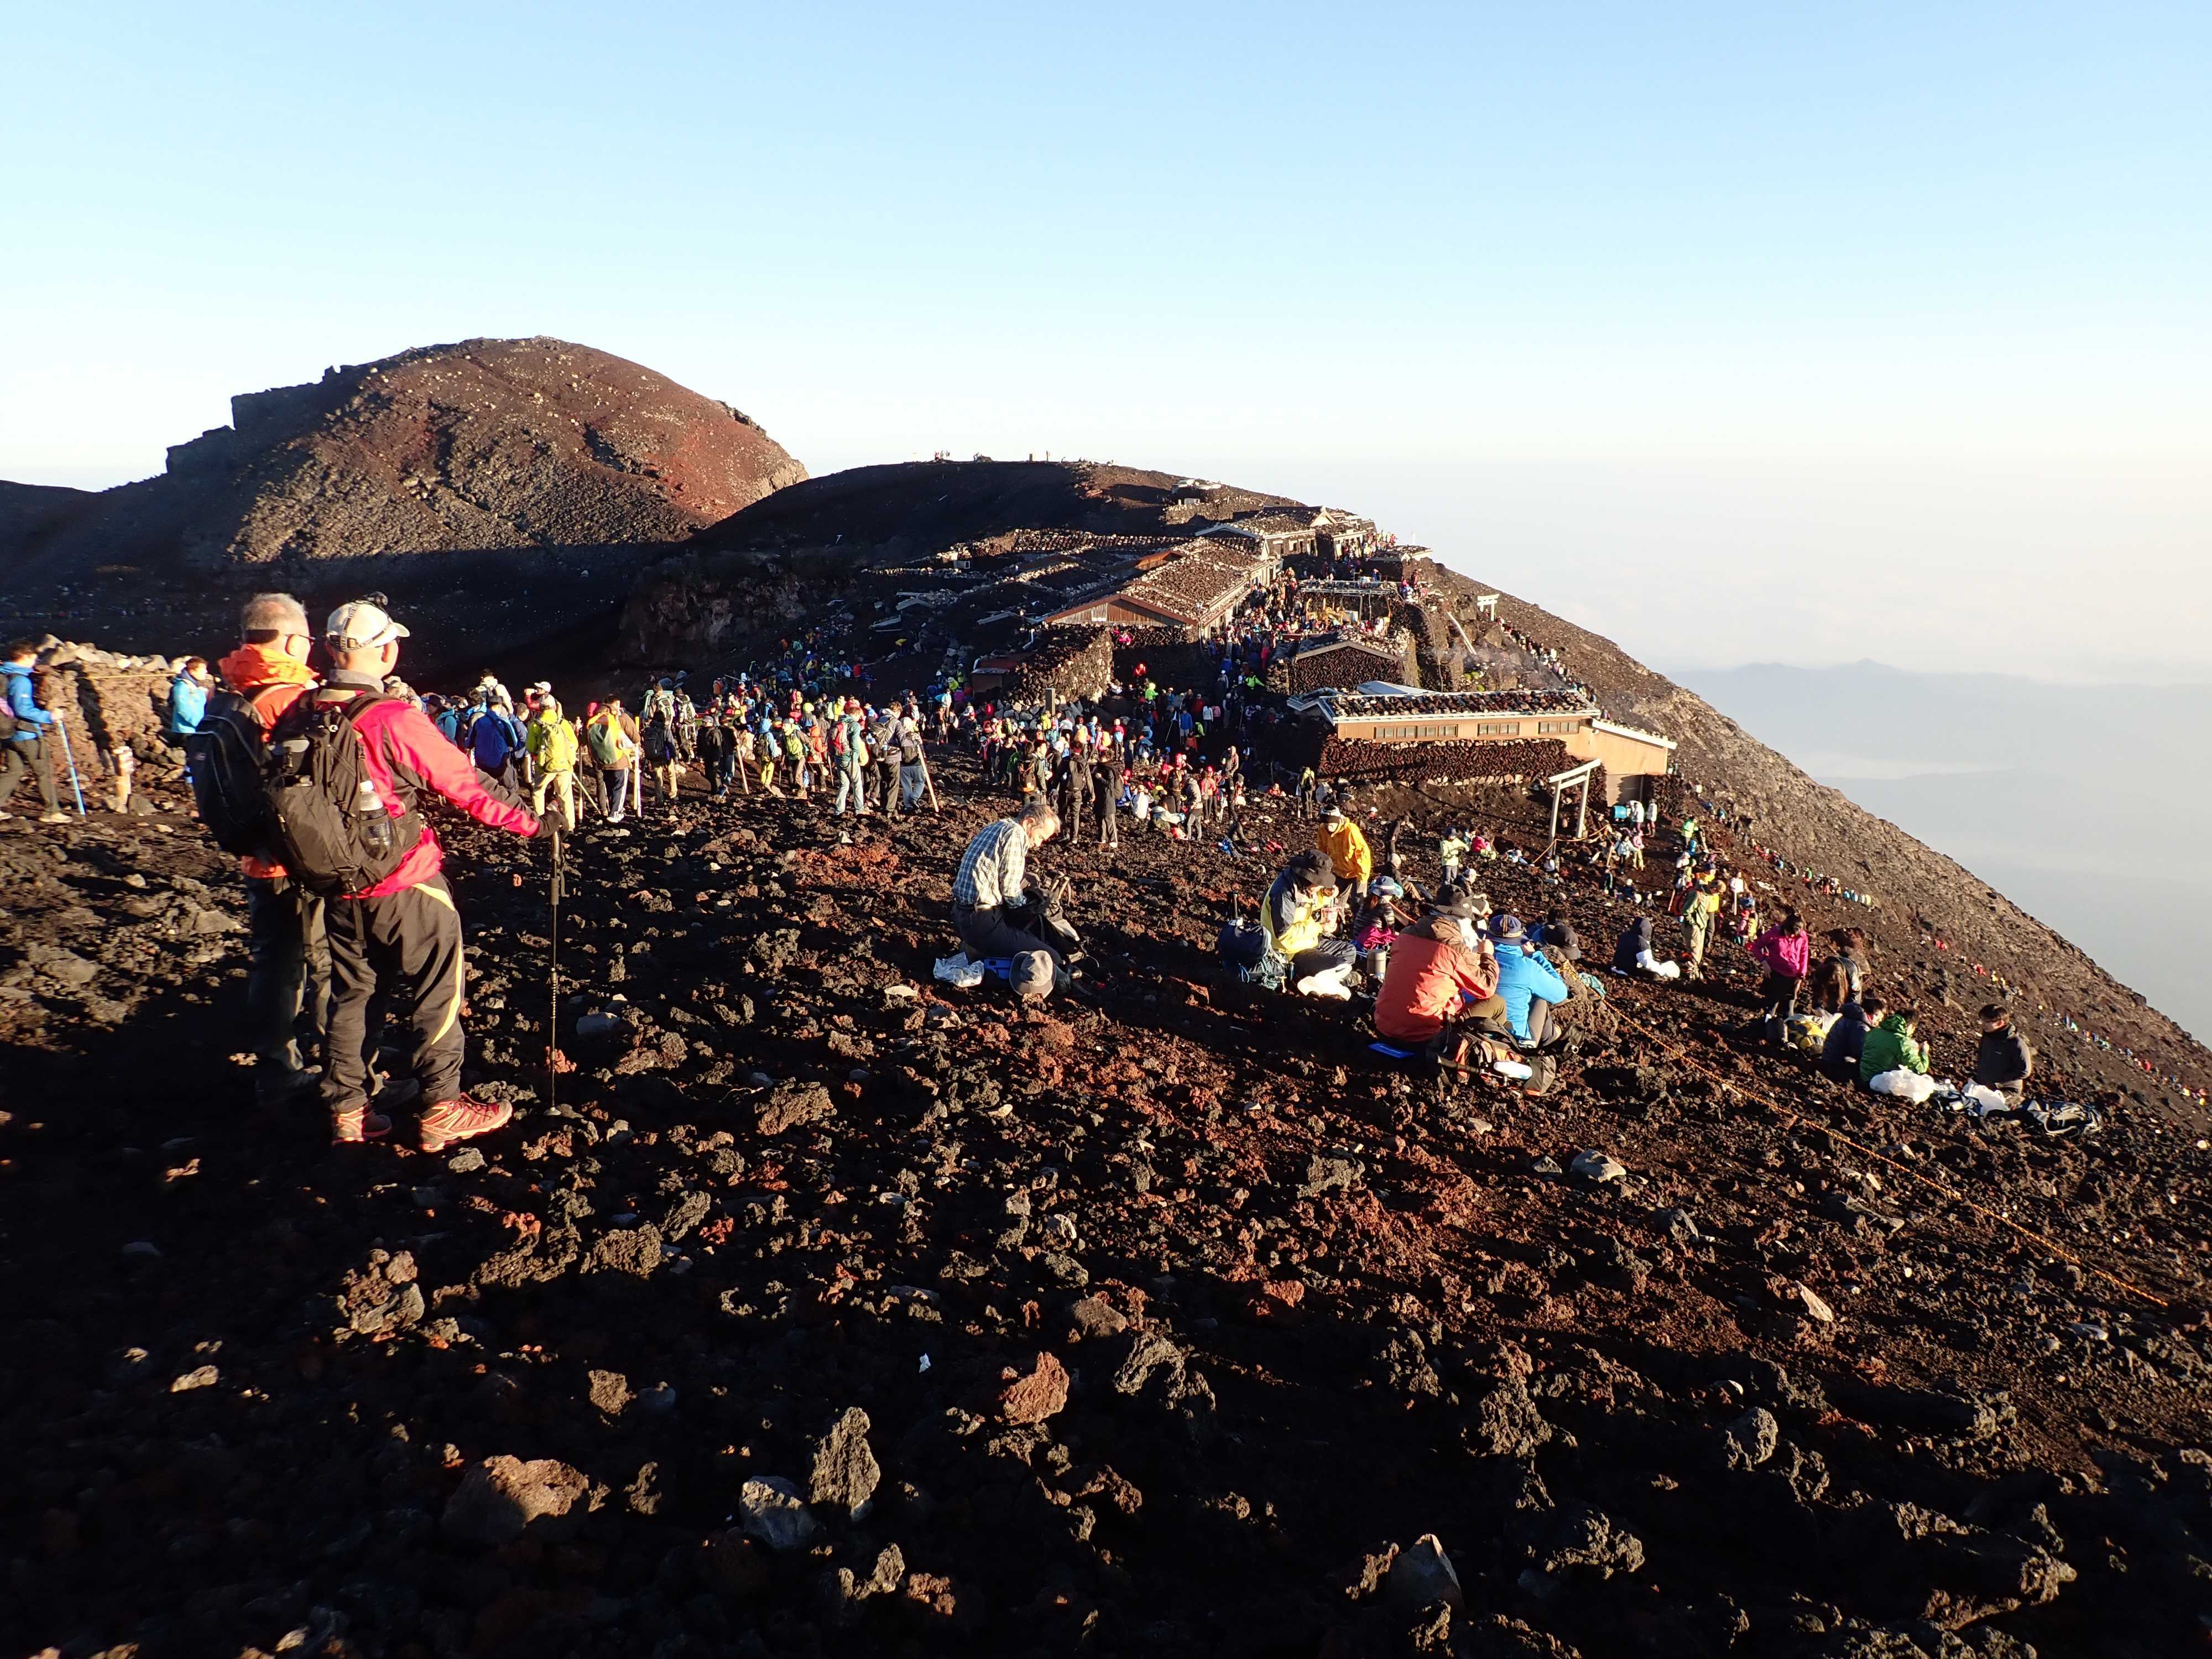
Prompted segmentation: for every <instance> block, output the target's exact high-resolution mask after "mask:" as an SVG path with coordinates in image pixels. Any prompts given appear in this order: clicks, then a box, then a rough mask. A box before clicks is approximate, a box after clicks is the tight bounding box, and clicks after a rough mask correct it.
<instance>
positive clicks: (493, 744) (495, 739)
mask: <svg viewBox="0 0 2212 1659" xmlns="http://www.w3.org/2000/svg"><path fill="white" fill-rule="evenodd" d="M521 747H522V739H521V738H520V736H518V735H517V734H516V732H515V730H514V722H513V720H509V719H507V716H506V715H504V714H501V713H500V712H499V710H498V709H496V708H487V709H485V710H484V712H483V714H480V715H478V716H477V723H476V725H475V726H471V728H470V730H469V755H470V757H471V759H473V760H474V761H475V762H476V763H477V766H478V768H480V769H482V770H483V771H486V772H496V771H498V770H499V769H500V768H501V767H502V766H505V765H506V764H507V757H508V756H509V755H512V754H513V752H514V751H515V750H518V749H520V748H521Z"/></svg>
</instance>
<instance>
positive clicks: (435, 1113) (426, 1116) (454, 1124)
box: [422, 1095, 514, 1152]
mask: <svg viewBox="0 0 2212 1659" xmlns="http://www.w3.org/2000/svg"><path fill="white" fill-rule="evenodd" d="M513 1115H514V1108H513V1107H512V1106H509V1105H506V1104H504V1103H495V1102H489V1101H480V1100H471V1099H470V1098H469V1097H467V1096H465V1095H463V1096H459V1097H457V1098H455V1099H453V1100H441V1101H440V1102H439V1103H437V1104H436V1105H435V1106H433V1107H431V1108H429V1109H428V1110H427V1111H425V1112H424V1113H423V1114H422V1150H423V1151H424V1152H443V1151H444V1150H445V1149H446V1147H447V1146H449V1145H451V1144H452V1143H453V1142H454V1141H456V1140H471V1139H474V1138H475V1137H477V1135H488V1134H489V1133H491V1132H492V1131H493V1130H494V1129H496V1128H499V1127H501V1126H502V1125H504V1124H505V1123H506V1121H507V1119H509V1118H511V1117H513Z"/></svg>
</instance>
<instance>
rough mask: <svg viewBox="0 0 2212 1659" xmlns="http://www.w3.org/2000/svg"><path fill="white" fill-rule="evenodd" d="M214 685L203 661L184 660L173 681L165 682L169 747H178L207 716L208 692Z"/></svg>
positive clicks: (188, 658) (204, 660)
mask: <svg viewBox="0 0 2212 1659" xmlns="http://www.w3.org/2000/svg"><path fill="white" fill-rule="evenodd" d="M214 684H215V676H214V675H212V674H210V672H208V665H207V659H206V658H205V657H187V658H185V665H184V666H183V667H182V668H180V669H179V670H178V671H177V678H174V679H173V680H171V681H170V682H169V726H168V735H169V738H170V740H171V741H172V742H173V743H174V744H178V745H179V746H181V745H182V744H183V743H184V740H185V738H189V737H190V736H191V734H192V733H193V732H197V731H198V730H199V729H200V717H201V716H202V715H204V714H206V713H207V700H208V690H209V688H210V686H212V685H214Z"/></svg>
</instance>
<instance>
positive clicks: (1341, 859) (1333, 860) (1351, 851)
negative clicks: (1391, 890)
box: [1314, 805, 1375, 898]
mask: <svg viewBox="0 0 2212 1659" xmlns="http://www.w3.org/2000/svg"><path fill="white" fill-rule="evenodd" d="M1314 845H1315V846H1316V847H1318V848H1320V849H1321V850H1322V852H1324V853H1326V854H1328V864H1329V868H1330V869H1332V870H1334V871H1335V872H1336V878H1337V880H1339V881H1340V882H1342V883H1344V884H1346V886H1349V887H1350V888H1351V889H1352V891H1353V892H1354V893H1356V894H1358V896H1360V897H1361V898H1365V897H1366V896H1367V884H1368V881H1369V880H1370V878H1372V877H1373V875H1374V873H1375V854H1373V852H1371V851H1370V850H1369V848H1368V845H1367V837H1366V836H1365V835H1364V833H1363V832H1362V831H1361V829H1360V828H1359V826H1358V824H1356V823H1353V822H1352V820H1351V819H1350V818H1348V817H1345V815H1344V809H1343V808H1342V807H1341V806H1336V805H1332V806H1330V807H1329V809H1328V811H1326V812H1323V813H1322V815H1321V828H1320V829H1318V830H1317V831H1316V832H1315V835H1314Z"/></svg>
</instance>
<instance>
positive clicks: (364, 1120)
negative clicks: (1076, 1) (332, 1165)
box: [331, 1106, 392, 1146]
mask: <svg viewBox="0 0 2212 1659" xmlns="http://www.w3.org/2000/svg"><path fill="white" fill-rule="evenodd" d="M390 1133H392V1120H391V1119H390V1118H388V1117H386V1116H385V1115H384V1114H383V1113H381V1112H372V1111H370V1110H369V1109H368V1107H366V1106H356V1107H355V1108H354V1109H353V1110H351V1111H349V1112H332V1113H331V1145H332V1146H358V1145H359V1144H360V1143H361V1142H362V1141H364V1140H381V1139H384V1138H385V1136H386V1135H388V1134H390Z"/></svg>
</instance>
